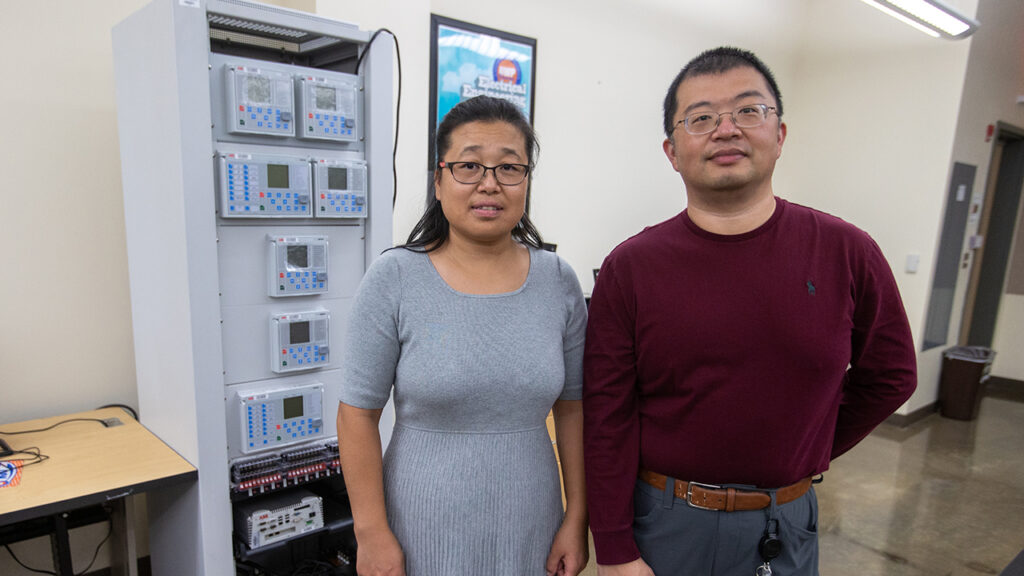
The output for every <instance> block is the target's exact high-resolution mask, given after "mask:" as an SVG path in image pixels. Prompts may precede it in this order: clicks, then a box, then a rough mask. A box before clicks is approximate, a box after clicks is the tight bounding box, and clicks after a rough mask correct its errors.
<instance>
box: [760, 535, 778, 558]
mask: <svg viewBox="0 0 1024 576" xmlns="http://www.w3.org/2000/svg"><path fill="white" fill-rule="evenodd" d="M757 551H758V553H759V554H761V560H764V561H765V562H771V561H772V560H774V559H776V558H778V557H779V554H781V553H782V540H779V538H778V537H777V536H776V535H775V534H765V535H764V536H763V537H762V538H761V541H760V542H759V543H758V544H757Z"/></svg>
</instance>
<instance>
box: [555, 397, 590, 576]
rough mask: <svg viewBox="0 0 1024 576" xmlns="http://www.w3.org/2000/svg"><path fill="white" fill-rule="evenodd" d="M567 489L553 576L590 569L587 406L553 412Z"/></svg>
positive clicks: (568, 405)
mask: <svg viewBox="0 0 1024 576" xmlns="http://www.w3.org/2000/svg"><path fill="white" fill-rule="evenodd" d="M552 412H553V414H554V417H555V439H556V440H555V441H556V443H557V444H558V457H559V461H560V462H561V465H562V483H563V486H564V487H565V518H564V519H563V520H562V526H561V528H559V530H558V533H557V534H556V535H555V541H554V543H553V544H552V545H551V554H550V555H549V556H548V562H547V572H548V574H549V575H552V574H558V575H559V576H562V575H563V574H564V575H568V576H575V575H576V574H579V573H580V571H582V570H583V568H584V567H585V566H586V565H587V560H588V558H589V553H590V549H589V546H588V544H587V518H588V516H587V499H586V486H585V483H584V479H583V402H582V401H581V400H558V401H556V402H555V405H554V407H553V409H552Z"/></svg>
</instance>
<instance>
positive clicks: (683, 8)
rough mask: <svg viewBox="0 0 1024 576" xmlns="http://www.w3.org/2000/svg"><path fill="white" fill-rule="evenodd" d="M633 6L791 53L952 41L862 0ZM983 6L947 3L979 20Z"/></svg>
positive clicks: (692, 0) (673, 1) (658, 1)
mask: <svg viewBox="0 0 1024 576" xmlns="http://www.w3.org/2000/svg"><path fill="white" fill-rule="evenodd" d="M633 1H634V2H636V3H640V4H646V5H648V6H650V7H651V8H653V9H657V10H659V11H661V12H662V13H666V14H676V15H678V16H679V17H680V18H683V19H686V20H687V21H688V22H690V23H692V24H694V25H699V26H702V27H705V28H708V29H722V30H728V31H729V32H730V34H731V35H736V34H740V35H744V36H746V35H756V36H757V37H759V38H762V39H764V41H766V42H770V43H772V44H775V45H777V46H779V47H780V48H783V49H788V50H820V51H825V52H834V51H844V52H845V51H862V50H879V49H889V48H913V47H922V48H924V47H928V46H932V45H935V44H936V43H943V42H950V40H943V39H938V38H932V37H930V36H927V35H925V34H923V33H921V32H919V31H917V30H914V29H913V28H911V27H909V26H907V25H906V24H903V23H902V22H899V21H897V20H896V19H894V18H891V17H889V16H887V15H885V14H883V13H882V12H880V11H879V10H876V9H874V8H872V7H871V6H868V5H867V4H865V3H863V2H861V0H770V1H763V0H719V1H717V2H714V3H708V2H707V1H706V0H633ZM979 1H985V0H944V2H945V3H946V4H947V5H949V6H951V7H953V8H955V9H957V10H959V11H961V12H962V13H964V14H966V15H968V16H974V14H975V11H976V8H977V3H978V2H979ZM709 6H711V7H713V9H709Z"/></svg>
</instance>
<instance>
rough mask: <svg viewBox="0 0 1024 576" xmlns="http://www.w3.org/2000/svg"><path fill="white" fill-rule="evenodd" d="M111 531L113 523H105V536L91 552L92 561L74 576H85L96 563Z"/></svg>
mask: <svg viewBox="0 0 1024 576" xmlns="http://www.w3.org/2000/svg"><path fill="white" fill-rule="evenodd" d="M128 521H129V522H131V521H132V520H131V519H129V520H128ZM113 531H114V523H113V522H107V535H106V536H104V537H103V540H100V543H99V544H97V545H96V550H95V551H93V553H92V560H90V561H89V565H88V566H86V567H85V570H82V571H81V572H79V573H78V574H76V576H85V574H86V573H87V572H89V569H90V568H92V565H93V564H95V563H96V558H97V557H98V556H99V555H100V548H103V545H104V544H106V543H107V540H109V539H110V534H111V533H112V532H113Z"/></svg>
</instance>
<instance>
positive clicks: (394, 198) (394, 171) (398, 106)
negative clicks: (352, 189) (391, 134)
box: [356, 28, 402, 212]
mask: <svg viewBox="0 0 1024 576" xmlns="http://www.w3.org/2000/svg"><path fill="white" fill-rule="evenodd" d="M381 32H387V33H388V34H389V35H391V39H392V40H393V41H394V42H395V59H396V60H397V61H398V96H397V97H396V98H395V144H394V148H393V149H392V150H391V178H392V183H393V184H394V192H393V193H392V195H391V210H392V212H393V211H394V209H395V204H397V203H398V164H396V162H395V160H396V159H397V158H398V128H399V120H400V119H401V112H402V51H401V50H399V48H398V36H395V33H394V32H392V31H391V30H388V29H387V28H379V29H378V30H377V31H376V32H374V33H373V36H370V41H369V42H367V43H366V50H363V53H362V54H360V55H359V59H358V60H356V74H359V67H360V66H361V65H362V63H363V57H365V56H366V53H367V52H369V51H370V46H371V45H372V44H373V41H374V40H375V39H376V38H377V36H378V35H379V34H380V33H381Z"/></svg>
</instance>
